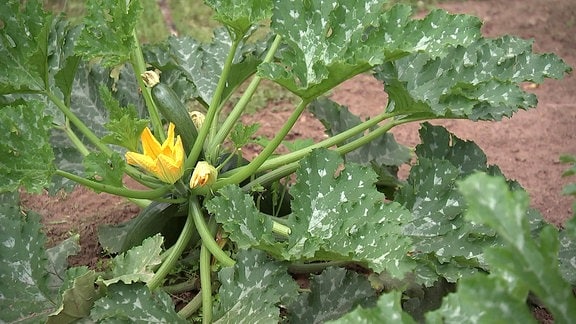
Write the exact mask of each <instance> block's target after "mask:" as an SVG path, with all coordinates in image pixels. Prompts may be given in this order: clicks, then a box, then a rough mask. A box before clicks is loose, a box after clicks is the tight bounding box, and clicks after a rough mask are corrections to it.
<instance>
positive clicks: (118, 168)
mask: <svg viewBox="0 0 576 324" xmlns="http://www.w3.org/2000/svg"><path fill="white" fill-rule="evenodd" d="M84 167H85V173H86V177H87V178H88V179H92V180H94V181H97V182H100V183H104V184H108V185H111V186H114V187H122V186H123V184H122V177H123V175H124V170H125V169H126V161H125V160H124V158H123V157H122V156H120V154H118V153H114V154H112V155H111V156H107V155H106V154H104V153H90V154H88V156H86V158H84Z"/></svg>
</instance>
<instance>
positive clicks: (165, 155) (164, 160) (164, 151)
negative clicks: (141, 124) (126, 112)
mask: <svg viewBox="0 0 576 324" xmlns="http://www.w3.org/2000/svg"><path fill="white" fill-rule="evenodd" d="M140 138H141V140H142V150H143V151H144V154H140V153H136V152H127V153H126V162H127V163H128V164H131V165H136V166H139V167H141V168H142V169H144V170H146V171H148V172H150V173H151V174H152V175H154V176H155V177H157V178H158V179H160V180H162V181H164V182H167V183H175V182H176V181H178V179H180V178H181V177H182V174H184V146H183V145H182V139H181V138H180V136H177V137H176V141H174V124H172V123H170V125H169V126H168V138H167V139H166V141H164V143H162V145H160V143H159V142H158V140H156V138H155V137H154V136H153V135H152V132H151V131H150V129H149V128H148V127H146V128H145V129H144V131H143V132H142V135H141V137H140Z"/></svg>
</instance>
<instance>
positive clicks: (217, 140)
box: [209, 35, 282, 156]
mask: <svg viewBox="0 0 576 324" xmlns="http://www.w3.org/2000/svg"><path fill="white" fill-rule="evenodd" d="M281 39H282V37H281V36H279V35H276V38H274V42H273V43H272V45H271V46H270V49H268V53H266V57H265V58H264V61H263V63H265V62H271V61H272V59H273V58H274V54H275V53H276V50H277V49H278V46H280V41H281ZM261 80H262V78H261V77H260V76H258V75H255V76H254V77H253V78H252V81H251V82H250V84H249V85H248V88H247V89H246V91H245V92H244V93H243V94H242V97H241V98H240V100H239V101H238V103H236V105H235V106H234V108H233V109H232V111H231V112H230V114H229V115H228V117H226V120H225V121H224V123H223V124H222V126H221V127H220V129H219V130H218V133H216V136H214V138H212V140H211V141H210V145H209V147H210V149H211V150H212V152H211V154H212V156H215V155H216V154H217V153H218V152H217V151H218V147H219V145H221V144H222V143H224V140H225V139H226V136H228V134H229V133H230V131H231V130H232V128H233V127H234V125H235V124H236V122H237V121H238V119H239V118H240V116H242V113H243V112H244V109H246V106H247V105H248V103H249V102H250V99H251V98H252V96H253V95H254V93H255V92H256V89H258V85H259V84H260V81H261Z"/></svg>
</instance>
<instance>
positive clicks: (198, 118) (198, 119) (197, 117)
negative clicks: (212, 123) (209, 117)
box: [190, 110, 206, 129]
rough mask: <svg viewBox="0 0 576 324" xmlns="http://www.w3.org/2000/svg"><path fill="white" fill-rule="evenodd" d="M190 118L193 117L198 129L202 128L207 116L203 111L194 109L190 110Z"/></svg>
mask: <svg viewBox="0 0 576 324" xmlns="http://www.w3.org/2000/svg"><path fill="white" fill-rule="evenodd" d="M190 118H191V119H192V122H193V123H194V126H196V129H200V128H202V125H203V124H204V119H206V116H204V114H203V113H201V112H199V111H196V110H194V111H191V112H190Z"/></svg>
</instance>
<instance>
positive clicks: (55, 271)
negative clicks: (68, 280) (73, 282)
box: [46, 234, 80, 289]
mask: <svg viewBox="0 0 576 324" xmlns="http://www.w3.org/2000/svg"><path fill="white" fill-rule="evenodd" d="M78 252H80V235H79V234H74V235H72V236H70V237H69V238H67V239H65V240H64V241H62V242H60V243H58V245H55V246H53V247H51V248H49V249H47V250H46V256H47V258H48V264H47V265H46V270H47V272H48V273H49V275H50V278H49V283H48V287H50V288H51V289H57V288H58V287H60V286H61V285H62V278H64V277H65V273H66V269H68V266H69V265H68V257H69V256H71V255H76V254H78Z"/></svg>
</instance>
